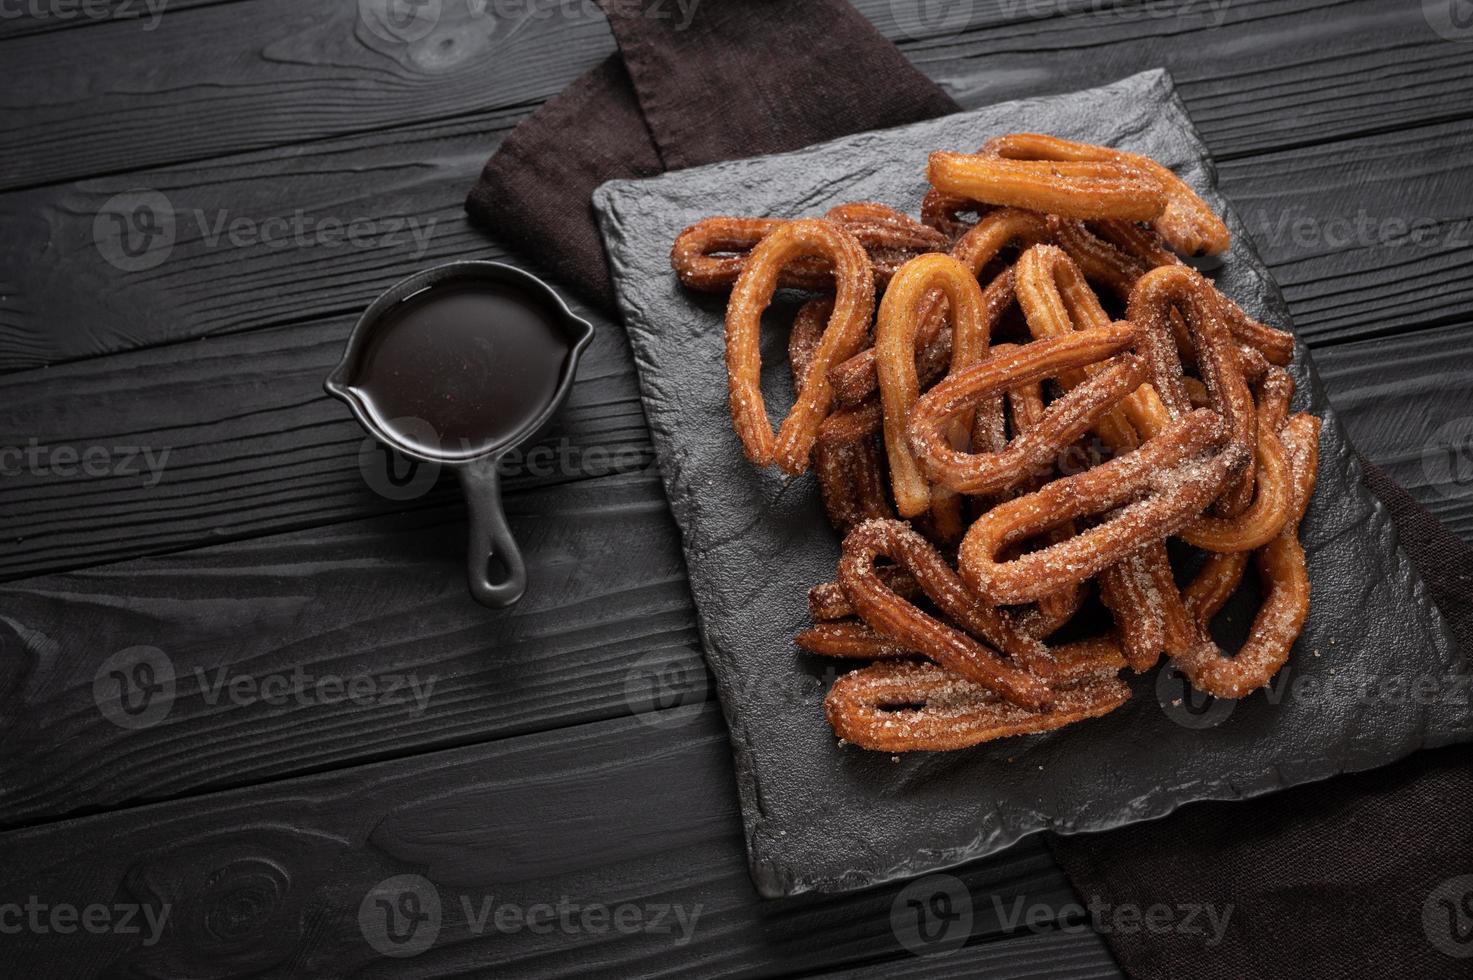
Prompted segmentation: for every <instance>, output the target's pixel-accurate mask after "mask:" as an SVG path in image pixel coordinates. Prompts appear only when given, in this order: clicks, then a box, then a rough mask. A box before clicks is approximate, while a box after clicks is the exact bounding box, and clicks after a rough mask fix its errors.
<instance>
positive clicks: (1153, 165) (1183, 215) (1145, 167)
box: [933, 133, 1231, 255]
mask: <svg viewBox="0 0 1473 980" xmlns="http://www.w3.org/2000/svg"><path fill="white" fill-rule="evenodd" d="M982 152H983V153H989V154H996V155H997V156H1000V157H1003V158H1005V159H1009V160H1029V161H1050V160H1052V161H1059V162H1064V161H1069V162H1074V163H1085V162H1095V163H1102V164H1103V163H1111V164H1115V165H1117V166H1122V167H1128V168H1130V169H1132V170H1136V171H1139V172H1141V173H1143V174H1145V175H1148V176H1149V177H1150V178H1151V179H1152V180H1153V181H1154V182H1155V184H1156V186H1157V187H1158V188H1160V190H1161V193H1162V194H1163V196H1164V197H1165V203H1164V208H1163V210H1162V211H1161V212H1160V214H1159V215H1145V216H1141V217H1140V218H1138V219H1137V220H1149V219H1152V218H1154V224H1155V226H1156V230H1157V231H1159V232H1160V233H1161V236H1162V237H1163V238H1165V239H1166V241H1167V242H1169V243H1170V244H1171V247H1172V248H1174V249H1176V250H1177V251H1178V252H1180V253H1181V254H1183V255H1211V254H1215V253H1218V252H1225V251H1227V248H1228V245H1229V244H1231V236H1230V235H1229V234H1228V229H1227V225H1225V224H1223V222H1222V219H1221V218H1219V217H1218V216H1217V215H1216V214H1215V213H1214V212H1213V210H1212V208H1210V207H1208V205H1207V202H1206V201H1204V200H1202V198H1201V197H1199V196H1198V195H1197V192H1196V191H1194V190H1192V189H1191V187H1189V186H1187V184H1186V182H1185V181H1183V180H1182V179H1181V178H1180V177H1178V176H1177V175H1176V174H1174V173H1172V172H1171V170H1170V169H1169V168H1168V167H1164V166H1162V165H1161V164H1159V163H1157V162H1156V161H1155V160H1152V159H1151V158H1150V157H1147V156H1142V155H1141V154H1138V153H1126V152H1124V151H1123V150H1115V149H1111V148H1110V147H1106V146H1096V145H1094V144H1091V143H1076V142H1074V141H1073V140H1066V139H1060V138H1058V137H1056V136H1045V135H1043V134H1040V133H1012V134H1009V135H1007V136H999V137H997V138H996V139H992V140H989V141H988V142H987V143H986V145H984V146H983V147H982ZM933 183H934V181H933ZM1046 210H1050V211H1055V212H1056V213H1058V214H1065V213H1066V212H1064V211H1056V209H1053V208H1048V209H1046ZM1080 217H1089V216H1088V215H1080ZM1100 217H1122V218H1131V217H1134V216H1130V215H1102V216H1100Z"/></svg>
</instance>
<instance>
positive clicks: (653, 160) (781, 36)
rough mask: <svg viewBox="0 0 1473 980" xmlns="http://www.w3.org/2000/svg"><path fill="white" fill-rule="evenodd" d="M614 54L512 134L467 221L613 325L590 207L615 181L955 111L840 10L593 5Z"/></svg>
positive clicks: (740, 2)
mask: <svg viewBox="0 0 1473 980" xmlns="http://www.w3.org/2000/svg"><path fill="white" fill-rule="evenodd" d="M599 5H600V6H601V7H603V8H604V10H605V11H606V12H607V13H608V15H609V22H610V24H611V25H612V26H613V29H614V37H615V38H616V39H617V40H618V42H619V51H620V54H619V55H614V56H612V57H610V58H609V59H608V60H607V61H605V62H604V63H603V64H601V65H599V66H598V67H597V68H595V69H593V70H592V71H590V72H589V73H587V74H586V75H584V76H583V77H581V78H579V79H578V80H577V81H575V82H574V83H573V84H572V85H570V86H568V88H567V89H566V90H565V91H564V92H562V93H561V94H560V95H558V96H557V97H556V98H554V99H552V100H551V101H549V102H548V103H547V104H546V105H544V106H543V107H542V108H541V109H539V110H538V111H537V112H536V113H534V114H533V115H532V117H531V118H530V119H528V120H527V121H525V122H524V123H522V125H520V126H518V127H517V128H516V130H515V131H513V132H512V134H511V135H510V136H508V137H507V138H506V140H505V141H504V142H503V143H502V144H501V148H500V149H499V150H498V151H497V152H496V154H495V155H494V156H492V157H491V159H490V160H489V161H488V162H487V164H486V168H485V170H484V171H483V172H482V173H481V179H480V180H479V181H478V182H477V183H476V186H475V187H474V188H473V189H472V190H471V193H470V197H469V199H468V200H467V201H466V209H467V210H468V211H470V213H471V216H472V217H473V218H475V219H477V220H478V221H481V222H483V223H485V224H486V225H488V226H490V227H491V228H492V229H493V230H495V232H496V233H497V235H498V236H499V237H501V238H502V239H503V240H504V241H506V242H508V243H509V244H511V245H513V246H514V247H516V248H518V249H520V250H522V251H523V252H525V253H526V254H528V255H532V256H535V257H536V258H537V260H538V262H539V264H540V265H542V267H543V268H545V269H546V270H547V271H548V272H549V273H551V274H552V275H553V276H554V277H555V278H557V279H559V280H560V281H561V282H563V283H564V284H566V285H567V286H568V287H569V288H571V289H574V290H577V291H578V293H579V294H580V295H582V296H583V297H584V298H585V299H588V300H590V301H591V302H593V303H596V304H598V305H599V306H601V307H602V308H603V310H604V311H605V312H607V313H609V314H611V315H613V314H614V313H615V307H614V288H613V285H612V284H611V283H610V281H609V272H608V265H607V263H606V262H605V259H604V250H603V244H602V242H601V240H600V239H599V235H598V228H597V226H596V225H595V224H594V220H593V211H592V209H591V208H590V206H589V198H590V196H591V195H592V194H593V190H594V188H596V187H598V185H599V184H602V183H603V182H604V181H606V180H611V179H613V178H615V177H650V176H653V175H655V174H658V173H662V172H663V171H665V170H678V169H680V168H682V167H692V166H696V165H698V164H703V163H715V162H716V161H718V160H729V159H731V158H733V157H747V156H761V155H762V154H765V153H781V152H782V151H784V150H795V149H797V148H798V147H800V146H808V145H809V144H811V143H817V142H820V141H822V140H826V139H831V138H833V137H835V136H845V135H847V134H849V133H857V132H862V131H864V130H867V129H885V128H887V127H890V126H899V125H901V124H902V123H907V122H913V121H914V120H916V119H929V118H932V117H934V116H942V115H945V114H947V113H949V112H955V111H956V110H957V105H956V103H955V102H953V101H952V100H951V98H950V97H948V96H947V95H946V93H944V92H942V91H941V89H939V88H937V87H936V85H935V83H933V82H931V81H930V79H928V78H926V77H925V76H924V75H922V74H921V73H920V72H918V71H916V70H915V69H914V68H912V67H911V66H910V63H909V62H907V61H906V60H905V57H904V55H902V54H901V53H900V52H899V51H898V50H897V49H896V47H895V45H893V44H891V43H890V42H889V41H887V40H885V38H884V36H883V35H881V34H880V33H879V32H878V31H876V30H875V29H874V27H873V26H871V24H870V23H869V21H867V20H865V19H864V17H863V16H861V15H860V14H859V13H858V12H857V11H856V10H855V9H854V8H853V7H851V6H850V5H849V4H848V3H847V2H845V0H802V2H801V3H795V2H792V0H723V2H721V3H709V4H701V5H699V6H698V7H697V8H695V10H696V13H695V15H694V16H693V18H692V19H691V22H690V23H689V24H685V23H683V22H682V21H681V20H680V19H679V18H678V17H676V16H673V12H674V9H675V5H674V4H672V3H669V2H661V0H634V2H631V0H599Z"/></svg>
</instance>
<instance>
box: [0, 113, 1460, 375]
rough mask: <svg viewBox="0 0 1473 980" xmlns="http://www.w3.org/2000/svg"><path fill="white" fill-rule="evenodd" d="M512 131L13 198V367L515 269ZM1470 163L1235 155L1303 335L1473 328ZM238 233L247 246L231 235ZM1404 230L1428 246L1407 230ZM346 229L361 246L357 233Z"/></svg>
mask: <svg viewBox="0 0 1473 980" xmlns="http://www.w3.org/2000/svg"><path fill="white" fill-rule="evenodd" d="M515 118H516V117H515V116H514V115H507V116H503V117H498V120H497V122H496V125H498V126H500V127H501V128H500V129H499V130H497V131H496V132H494V133H488V132H487V129H488V127H490V126H491V125H492V123H491V122H490V121H488V120H485V119H480V118H478V119H475V120H459V121H456V122H453V123H444V124H435V125H433V126H427V127H423V128H420V129H416V130H413V131H410V130H405V131H399V132H396V133H391V134H379V135H374V136H368V137H353V138H349V139H345V140H340V141H330V142H325V143H321V144H316V145H313V146H311V147H307V148H302V149H299V150H292V151H289V152H286V151H281V152H272V153H263V154H256V155H251V156H248V157H242V158H238V159H231V160H221V161H216V162H214V163H211V164H208V165H197V166H191V167H187V168H174V169H170V170H164V171H156V172H152V173H148V174H134V175H129V176H127V177H118V178H108V179H105V180H92V181H85V182H82V183H77V184H68V185H63V186H59V187H54V188H47V189H44V190H37V191H29V192H22V193H17V194H11V195H0V219H3V220H5V221H6V222H7V225H8V226H9V227H11V228H13V233H12V234H11V235H10V236H8V237H7V239H6V240H5V243H4V244H3V245H0V249H3V250H4V257H5V263H4V265H3V266H0V268H4V269H5V271H4V272H3V273H0V276H3V278H4V280H5V282H4V286H5V288H6V289H7V291H8V293H9V296H10V299H9V301H8V302H7V303H5V304H4V305H3V306H0V370H7V369H8V370H21V369H25V368H29V367H35V366H38V365H42V364H48V363H59V362H64V361H68V360H74V359H77V358H82V357H89V356H95V355H98V354H104V353H109V352H112V351H118V350H130V349H134V348H138V347H148V346H153V345H157V344H164V343H170V342H175V341H179V340H184V339H192V338H195V337H200V336H211V335H217V334H224V333H233V332H239V331H245V330H253V329H258V328H261V327H266V326H271V325H274V324H280V323H291V322H299V321H302V320H307V319H313V318H318V317H327V316H336V315H350V314H354V313H356V312H357V311H359V310H361V309H363V308H364V307H365V306H367V304H368V303H369V302H371V301H372V299H373V297H374V296H376V295H377V294H378V293H379V292H380V291H381V290H382V289H384V288H385V287H387V286H388V285H389V284H390V283H391V282H393V281H394V280H396V279H397V278H399V277H400V276H402V275H405V274H407V273H408V272H409V271H412V270H413V269H417V268H423V267H425V266H428V265H431V264H433V263H435V262H439V261H446V260H450V259H456V258H467V257H478V258H482V257H483V258H507V257H508V256H507V254H506V251H505V249H504V248H503V247H502V246H500V245H499V244H498V243H497V242H496V240H495V238H494V237H493V236H492V235H489V234H487V233H486V232H485V231H483V230H482V229H480V228H479V227H477V226H474V225H472V224H471V223H470V222H469V221H468V220H467V218H466V216H465V214H464V212H463V211H462V208H461V202H462V200H463V195H464V193H465V191H466V189H467V188H468V187H469V186H470V185H471V184H472V183H473V182H474V180H475V177H476V175H477V173H479V170H480V167H481V165H482V163H483V162H484V158H485V155H486V153H487V147H488V145H489V144H491V143H493V142H495V141H496V140H497V139H499V135H500V134H501V133H504V132H505V131H506V127H508V126H509V125H510V124H511V123H512V122H513V121H514V119H515ZM1470 149H1473V121H1463V122H1458V123H1447V124H1440V125H1435V126H1427V127H1423V128H1419V129H1414V130H1408V131H1405V132H1401V133H1394V134H1379V135H1374V136H1368V137H1362V138H1358V139H1354V140H1347V141H1344V142H1341V143H1336V144H1333V145H1331V146H1327V147H1318V148H1316V147H1309V148H1301V149H1296V150H1289V151H1284V152H1280V153H1272V154H1264V155H1261V156H1259V157H1253V158H1248V159H1240V160H1231V161H1227V162H1225V163H1223V164H1222V165H1221V166H1220V167H1219V171H1220V175H1221V179H1222V185H1223V188H1224V191H1225V193H1226V194H1227V195H1228V196H1229V198H1230V199H1231V200H1232V201H1233V202H1234V203H1235V205H1236V206H1237V207H1238V208H1239V209H1240V210H1241V212H1242V213H1243V215H1244V217H1245V219H1246V221H1247V223H1248V227H1249V230H1250V232H1251V233H1252V235H1253V237H1254V239H1255V241H1256V242H1257V243H1258V244H1259V246H1260V247H1261V248H1262V249H1263V252H1264V255H1265V258H1266V259H1267V260H1268V261H1269V263H1270V265H1271V267H1272V268H1273V269H1274V271H1275V273H1276V274H1277V275H1280V276H1281V277H1282V282H1283V285H1284V288H1285V290H1286V295H1287V296H1288V298H1289V299H1290V301H1291V307H1292V309H1293V311H1294V313H1295V315H1296V317H1298V318H1299V327H1300V329H1301V330H1302V331H1303V333H1304V335H1305V336H1306V337H1307V338H1308V339H1310V340H1311V341H1312V342H1316V343H1327V342H1333V341H1335V340H1337V339H1339V338H1342V337H1352V336H1361V335H1365V334H1368V333H1377V332H1398V331H1404V330H1409V329H1414V328H1416V327H1417V326H1420V325H1422V324H1425V323H1429V322H1431V323H1438V322H1448V321H1449V318H1453V317H1459V316H1466V315H1468V314H1469V313H1473V286H1469V285H1468V284H1467V283H1468V278H1469V277H1468V276H1466V275H1465V274H1463V273H1465V272H1466V270H1467V263H1468V262H1469V261H1470V256H1473V249H1470V248H1469V247H1468V243H1469V242H1473V221H1470V216H1473V172H1470V171H1469V169H1468V168H1466V167H1460V166H1459V165H1458V161H1459V160H1460V159H1462V158H1463V157H1465V156H1466V155H1467V153H1468V152H1469V151H1470ZM1347 160H1349V161H1354V162H1353V163H1350V164H1347V163H1345V161H1347ZM144 187H146V188H149V190H150V192H151V193H156V194H158V195H162V200H163V201H166V202H168V204H167V207H168V210H164V205H163V204H158V205H157V207H158V208H159V211H158V212H157V213H158V214H160V215H170V214H172V215H173V224H174V227H175V228H176V234H175V240H174V241H173V243H172V244H171V245H166V244H163V243H166V242H167V241H168V240H167V239H166V238H160V239H157V241H158V242H159V243H160V244H159V245H158V251H157V252H155V253H147V254H146V255H145V259H146V261H147V262H149V263H153V262H157V264H156V265H153V266H152V267H151V268H136V267H132V266H127V264H126V263H123V265H124V266H125V267H120V266H119V264H117V263H118V261H119V259H118V257H119V256H120V255H121V253H120V252H118V251H116V248H115V246H116V244H117V242H118V241H119V240H120V239H118V238H117V237H116V236H117V234H118V232H117V229H118V227H119V226H117V225H115V224H112V223H110V222H104V223H103V224H102V225H101V226H99V225H98V220H99V219H98V215H99V214H104V215H105V214H111V213H114V212H109V211H108V210H107V209H108V207H109V205H108V202H109V201H110V200H113V199H114V198H115V195H119V194H121V195H124V197H125V199H127V200H130V201H134V202H139V201H147V200H152V198H145V197H141V196H138V195H137V194H136V193H135V192H137V191H138V190H139V189H140V188H144ZM150 213H153V212H150ZM159 220H163V218H160V219H159ZM1366 221H1370V222H1371V223H1372V224H1371V226H1370V227H1369V230H1368V231H1367V230H1363V228H1362V226H1363V225H1364V224H1365V222H1366ZM232 225H233V226H235V227H237V228H238V229H239V231H238V232H237V233H235V234H231V233H229V232H228V231H224V230H222V229H224V228H229V227H231V226H232ZM1402 225H1405V226H1406V227H1407V228H1409V229H1415V231H1414V232H1413V233H1412V234H1411V235H1410V236H1408V235H1399V234H1397V232H1398V229H1399V228H1400V227H1401V226H1402ZM98 227H102V228H103V232H102V234H101V235H100V236H95V234H94V233H95V229H96V228H98ZM295 227H300V229H301V231H300V233H298V231H296V230H294V229H295ZM349 227H353V228H356V229H357V230H358V232H359V233H360V234H359V237H357V238H356V242H357V244H354V243H353V242H350V241H348V240H347V239H346V238H345V234H346V232H345V229H347V228H349ZM263 230H264V233H265V235H266V236H267V239H268V240H266V241H262V240H260V237H259V236H260V235H261V233H262V232H263ZM217 232H218V235H217ZM140 241H141V240H140ZM510 258H512V260H513V261H525V259H524V258H523V257H520V256H511V257H510Z"/></svg>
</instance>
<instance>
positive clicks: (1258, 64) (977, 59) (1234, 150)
mask: <svg viewBox="0 0 1473 980" xmlns="http://www.w3.org/2000/svg"><path fill="white" fill-rule="evenodd" d="M964 6H965V5H962V4H957V5H954V8H953V9H955V7H964ZM1013 6H1014V7H1017V8H1021V9H1022V10H1023V11H1024V12H1025V13H1028V12H1031V14H1032V15H1031V16H1025V17H1024V18H1022V19H1017V20H1011V21H1008V22H1006V23H1003V24H1000V25H997V26H995V27H994V26H986V25H976V24H974V26H973V27H972V28H971V29H966V30H963V31H961V32H952V33H946V34H943V35H941V36H939V37H936V38H932V39H928V40H924V41H920V42H918V43H915V44H906V45H903V49H904V50H905V52H906V54H907V55H908V56H909V57H910V58H911V60H912V61H913V62H915V64H916V65H917V67H919V68H920V69H921V70H922V71H924V72H926V73H927V74H928V75H930V76H931V77H932V78H935V79H936V80H937V81H939V82H940V83H941V84H942V85H944V86H945V87H946V88H948V89H949V90H950V91H951V92H952V94H953V95H954V96H955V97H956V98H957V99H958V100H959V101H962V102H963V103H965V104H968V105H980V104H984V103H991V102H998V101H1002V100H1004V99H1011V98H1022V97H1029V96H1034V95H1041V94H1047V93H1053V92H1069V91H1073V90H1076V89H1080V88H1086V87H1089V86H1092V85H1099V84H1102V83H1104V82H1108V81H1112V80H1114V79H1116V78H1120V77H1123V76H1125V75H1128V74H1131V73H1133V72H1137V71H1141V70H1144V69H1147V68H1155V67H1162V66H1164V67H1166V68H1168V69H1170V70H1171V73H1172V75H1173V77H1174V78H1175V79H1176V81H1177V84H1178V86H1179V89H1180V91H1181V95H1182V98H1183V99H1184V101H1185V102H1186V104H1187V108H1188V109H1190V110H1191V114H1192V119H1193V120H1194V122H1195V123H1196V125H1197V127H1198V128H1199V129H1200V130H1201V131H1202V134H1203V136H1204V137H1205V138H1206V140H1207V142H1208V144H1209V145H1210V146H1211V148H1212V150H1213V154H1214V156H1215V157H1216V158H1217V159H1219V160H1228V159H1232V158H1235V157H1239V156H1243V155H1246V154H1250V153H1261V152H1265V151H1267V150H1270V149H1275V148H1287V147H1295V146H1308V145H1314V144H1318V143H1324V142H1329V141H1333V140H1337V139H1343V138H1346V137H1349V136H1355V135H1367V134H1372V133H1378V132H1386V131H1390V130H1396V129H1401V128H1403V127H1407V126H1414V125H1425V124H1430V123H1435V122H1440V121H1445V120H1450V119H1465V118H1467V117H1468V114H1469V107H1470V105H1473V103H1470V102H1469V100H1468V98H1467V94H1468V93H1469V91H1470V90H1473V59H1469V58H1468V53H1467V46H1466V44H1460V43H1455V42H1453V41H1451V40H1449V39H1448V38H1445V37H1443V36H1441V35H1439V34H1438V33H1437V32H1436V31H1434V30H1433V28H1432V27H1431V26H1430V24H1429V22H1428V19H1427V17H1426V16H1424V15H1423V12H1422V11H1423V5H1422V4H1385V3H1360V2H1355V0H1351V2H1345V0H1310V2H1305V0H1232V2H1228V3H1222V2H1195V3H1181V4H1172V3H1161V2H1148V3H1137V4H1129V5H1122V6H1120V7H1103V8H1099V9H1097V10H1096V9H1093V8H1092V7H1091V6H1090V5H1089V4H1088V3H1087V2H1086V3H1084V4H1083V6H1084V7H1085V10H1084V12H1080V13H1075V14H1070V15H1065V16H1059V13H1060V12H1061V11H1067V10H1070V9H1071V8H1074V7H1075V5H1074V4H1071V3H1069V2H1067V0H1065V2H1063V3H1058V2H1055V0H1016V2H1015V3H1014V4H1013ZM979 65H980V66H985V67H986V68H987V69H988V70H987V71H986V72H985V73H979V72H978V70H977V69H978V67H979ZM1452 93H1458V94H1456V95H1454V94H1452Z"/></svg>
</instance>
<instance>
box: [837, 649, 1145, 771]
mask: <svg viewBox="0 0 1473 980" xmlns="http://www.w3.org/2000/svg"><path fill="white" fill-rule="evenodd" d="M1129 698H1130V688H1129V687H1128V686H1126V685H1125V683H1124V682H1122V681H1120V680H1119V679H1118V678H1116V677H1114V676H1093V677H1086V678H1085V679H1082V680H1079V681H1076V682H1075V683H1073V684H1071V685H1069V686H1067V687H1063V688H1061V689H1060V690H1059V691H1058V692H1057V693H1056V694H1055V696H1054V702H1053V704H1052V705H1051V706H1050V707H1049V708H1048V709H1047V710H1044V711H1037V710H1030V709H1028V708H1024V707H1020V706H1018V705H1015V704H1009V703H1008V702H1006V701H1004V700H1002V699H1000V698H998V697H997V695H996V694H994V693H993V692H992V691H990V690H988V689H987V688H985V687H983V686H981V685H978V684H974V683H971V682H969V681H968V680H966V679H965V678H962V677H958V676H957V675H956V674H953V673H951V672H950V671H948V670H945V669H944V668H941V667H938V666H936V665H935V664H927V663H907V662H904V661H899V662H883V663H876V664H873V665H871V666H869V667H865V668H864V669H863V670H857V671H855V672H854V673H852V674H846V675H844V676H843V677H840V678H839V679H838V680H837V681H835V682H834V686H833V687H832V688H831V689H830V690H829V693H828V695H827V697H825V698H824V714H825V716H826V717H827V718H828V721H829V725H830V726H832V727H833V730H834V733H835V734H836V735H838V736H839V737H840V738H841V739H843V740H844V741H846V742H851V743H853V744H854V745H858V746H860V747H861V748H865V749H873V750H876V751H880V752H945V751H949V750H952V749H964V748H968V747H969V746H973V745H980V744H981V743H983V742H989V741H992V740H993V739H998V738H1006V737H1007V736H1010V735H1024V734H1029V733H1034V732H1046V731H1051V730H1053V729H1056V728H1062V727H1064V726H1065V725H1070V724H1073V723H1074V722H1076V721H1083V720H1085V719H1086V718H1097V717H1099V716H1101V715H1105V714H1108V713H1110V712H1111V711H1114V710H1115V709H1116V708H1118V707H1120V706H1121V705H1122V704H1124V703H1125V702H1126V701H1127V700H1129Z"/></svg>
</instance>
